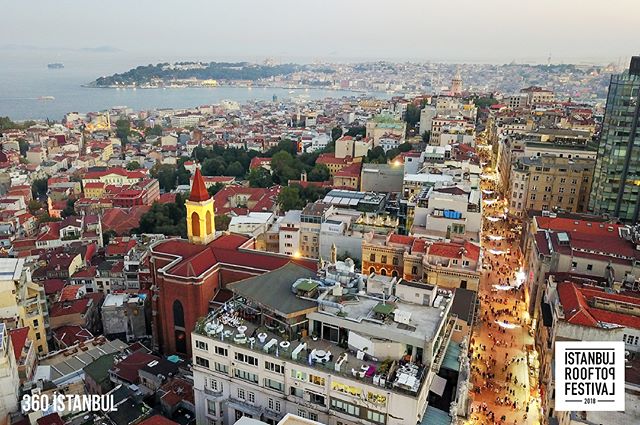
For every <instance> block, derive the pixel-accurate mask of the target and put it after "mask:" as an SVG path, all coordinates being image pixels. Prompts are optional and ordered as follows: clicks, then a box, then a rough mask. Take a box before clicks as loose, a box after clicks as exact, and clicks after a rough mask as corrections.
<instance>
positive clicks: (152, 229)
mask: <svg viewBox="0 0 640 425" xmlns="http://www.w3.org/2000/svg"><path fill="white" fill-rule="evenodd" d="M178 200H179V199H178V196H177V195H176V202H175V203H171V202H170V203H166V204H159V203H155V204H153V206H152V207H151V208H150V209H149V211H147V212H146V213H144V214H143V215H142V217H140V224H139V225H138V228H137V229H135V230H134V231H133V232H134V233H162V234H165V235H169V236H182V237H187V225H186V214H187V213H186V209H185V206H184V204H182V203H178ZM181 200H182V199H181V198H180V201H181Z"/></svg>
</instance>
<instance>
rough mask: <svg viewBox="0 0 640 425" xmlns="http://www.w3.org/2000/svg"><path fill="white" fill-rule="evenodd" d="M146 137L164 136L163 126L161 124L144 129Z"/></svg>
mask: <svg viewBox="0 0 640 425" xmlns="http://www.w3.org/2000/svg"><path fill="white" fill-rule="evenodd" d="M144 134H145V136H162V126H161V125H159V124H156V125H154V126H153V127H147V128H145V129H144Z"/></svg>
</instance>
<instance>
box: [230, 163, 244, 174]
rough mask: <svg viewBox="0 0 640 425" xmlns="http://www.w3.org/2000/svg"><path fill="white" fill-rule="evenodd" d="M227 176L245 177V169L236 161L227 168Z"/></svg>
mask: <svg viewBox="0 0 640 425" xmlns="http://www.w3.org/2000/svg"><path fill="white" fill-rule="evenodd" d="M227 174H228V175H230V176H236V177H240V176H243V175H244V167H242V164H240V162H238V161H234V162H232V163H231V164H229V166H228V167H227Z"/></svg>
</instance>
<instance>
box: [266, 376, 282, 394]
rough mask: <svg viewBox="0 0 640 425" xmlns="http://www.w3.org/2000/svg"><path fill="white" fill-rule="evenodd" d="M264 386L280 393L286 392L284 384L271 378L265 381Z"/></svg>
mask: <svg viewBox="0 0 640 425" xmlns="http://www.w3.org/2000/svg"><path fill="white" fill-rule="evenodd" d="M264 386H265V387H267V388H271V389H272V390H276V391H280V392H282V391H283V390H284V384H283V383H282V382H278V381H274V380H273V379H269V378H265V379H264Z"/></svg>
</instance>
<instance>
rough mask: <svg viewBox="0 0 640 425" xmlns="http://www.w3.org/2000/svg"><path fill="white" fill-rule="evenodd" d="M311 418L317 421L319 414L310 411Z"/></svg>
mask: <svg viewBox="0 0 640 425" xmlns="http://www.w3.org/2000/svg"><path fill="white" fill-rule="evenodd" d="M309 419H311V420H312V421H317V420H318V415H317V414H316V413H313V412H309Z"/></svg>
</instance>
